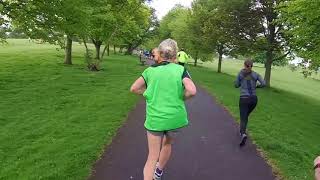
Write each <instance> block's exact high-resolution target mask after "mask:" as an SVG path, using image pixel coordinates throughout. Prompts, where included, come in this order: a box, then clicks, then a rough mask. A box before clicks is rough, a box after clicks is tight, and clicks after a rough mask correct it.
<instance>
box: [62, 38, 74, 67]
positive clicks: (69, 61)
mask: <svg viewBox="0 0 320 180" xmlns="http://www.w3.org/2000/svg"><path fill="white" fill-rule="evenodd" d="M65 53H66V54H65V59H64V63H65V64H69V65H72V38H71V36H69V35H68V36H67V44H66V49H65Z"/></svg>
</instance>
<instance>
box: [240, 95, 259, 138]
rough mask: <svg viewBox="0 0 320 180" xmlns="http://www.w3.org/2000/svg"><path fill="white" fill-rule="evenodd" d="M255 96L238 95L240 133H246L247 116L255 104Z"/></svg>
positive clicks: (256, 101) (256, 100)
mask: <svg viewBox="0 0 320 180" xmlns="http://www.w3.org/2000/svg"><path fill="white" fill-rule="evenodd" d="M257 103H258V98H257V96H243V97H240V101H239V108H240V120H241V121H240V133H241V134H243V133H246V129H247V124H248V118H249V115H250V113H251V112H252V111H253V110H254V108H255V107H256V106H257Z"/></svg>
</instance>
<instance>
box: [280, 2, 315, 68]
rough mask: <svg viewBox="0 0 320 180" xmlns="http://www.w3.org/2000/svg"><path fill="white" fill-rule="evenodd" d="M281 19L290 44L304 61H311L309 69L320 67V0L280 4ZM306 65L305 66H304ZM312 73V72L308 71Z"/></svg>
mask: <svg viewBox="0 0 320 180" xmlns="http://www.w3.org/2000/svg"><path fill="white" fill-rule="evenodd" d="M279 13H280V15H281V18H280V21H281V23H283V24H284V27H285V28H284V29H283V31H284V33H285V34H286V35H287V37H289V38H290V39H289V40H288V43H289V46H290V47H291V48H292V49H293V50H294V52H295V53H296V54H297V55H298V56H299V57H302V58H304V62H311V63H310V66H309V70H311V71H318V70H319V67H320V51H319V49H320V36H319V33H320V30H319V29H320V21H319V14H320V1H307V0H291V1H284V2H283V3H282V4H280V8H279ZM303 67H305V66H303ZM307 74H310V73H307Z"/></svg>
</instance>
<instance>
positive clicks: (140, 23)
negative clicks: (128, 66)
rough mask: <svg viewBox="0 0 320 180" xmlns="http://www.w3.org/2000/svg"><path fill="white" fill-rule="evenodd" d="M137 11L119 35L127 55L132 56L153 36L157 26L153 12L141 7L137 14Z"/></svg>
mask: <svg viewBox="0 0 320 180" xmlns="http://www.w3.org/2000/svg"><path fill="white" fill-rule="evenodd" d="M139 11H140V13H136V15H134V18H133V21H131V23H128V24H127V25H126V28H124V29H125V31H123V33H122V35H121V36H122V41H123V43H124V44H127V54H132V51H133V50H134V49H136V48H137V47H139V46H140V45H141V44H143V43H144V42H146V41H147V40H148V39H149V38H151V37H152V36H154V35H155V34H156V32H157V28H158V26H159V22H158V20H157V17H156V15H155V10H153V9H150V8H149V7H147V6H145V5H143V6H141V7H140V8H139V10H138V11H137V12H139Z"/></svg>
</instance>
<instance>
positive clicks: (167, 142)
mask: <svg viewBox="0 0 320 180" xmlns="http://www.w3.org/2000/svg"><path fill="white" fill-rule="evenodd" d="M172 144H173V138H171V137H169V136H167V137H165V138H164V141H163V145H164V146H171V145H172Z"/></svg>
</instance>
